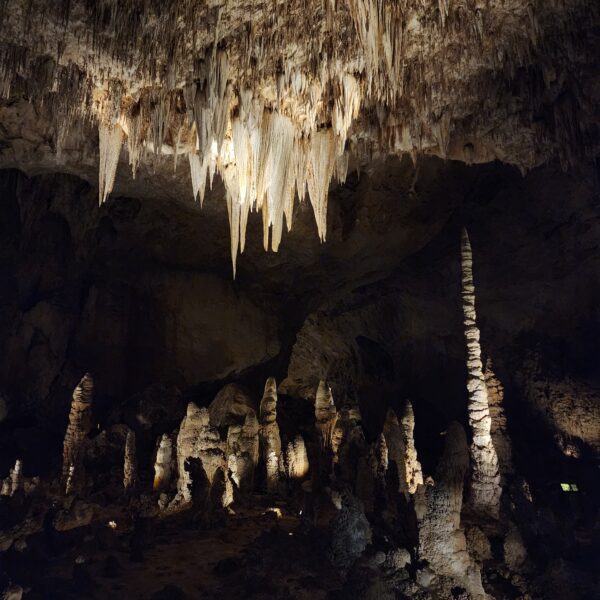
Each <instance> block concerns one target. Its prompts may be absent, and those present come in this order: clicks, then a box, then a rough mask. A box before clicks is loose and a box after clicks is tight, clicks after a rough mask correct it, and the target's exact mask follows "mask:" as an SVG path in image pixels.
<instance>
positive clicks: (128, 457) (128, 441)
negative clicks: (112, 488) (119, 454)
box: [123, 429, 137, 491]
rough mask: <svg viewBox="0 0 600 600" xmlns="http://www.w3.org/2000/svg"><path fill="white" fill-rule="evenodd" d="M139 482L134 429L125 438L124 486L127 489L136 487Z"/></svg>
mask: <svg viewBox="0 0 600 600" xmlns="http://www.w3.org/2000/svg"><path fill="white" fill-rule="evenodd" d="M136 483H137V456H136V447H135V433H134V432H133V430H131V429H130V430H129V431H128V432H127V437H126V438H125V452H124V455H123V487H124V489H125V491H130V490H133V489H134V488H135V485H136Z"/></svg>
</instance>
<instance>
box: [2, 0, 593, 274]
mask: <svg viewBox="0 0 600 600" xmlns="http://www.w3.org/2000/svg"><path fill="white" fill-rule="evenodd" d="M0 20H1V22H2V27H1V29H0V98H1V103H0V166H2V167H18V168H22V169H25V170H29V171H32V170H35V169H36V168H42V167H43V168H46V169H53V170H55V171H66V172H71V173H76V174H78V175H80V176H83V177H85V178H88V179H89V178H90V174H89V170H87V167H86V165H89V163H90V156H91V157H92V158H91V161H92V162H95V165H96V168H97V169H98V173H99V175H98V187H99V200H100V202H103V201H104V200H106V198H107V196H108V194H110V192H111V191H112V189H113V184H114V181H115V175H116V172H117V168H118V164H119V159H120V157H121V162H123V163H124V162H125V158H127V159H128V162H129V165H130V168H131V177H133V178H135V176H136V172H137V171H138V169H139V168H140V167H143V166H145V165H151V166H152V168H153V169H156V168H163V169H164V168H165V167H164V165H165V157H170V160H172V161H173V163H174V164H173V163H171V164H173V167H174V168H175V169H181V170H183V169H184V168H185V169H189V172H190V174H191V182H192V185H191V186H190V187H191V188H192V190H191V191H190V195H191V194H192V193H193V196H194V198H196V199H198V200H199V201H200V202H202V200H203V197H204V194H205V189H206V185H207V183H208V185H211V183H212V180H213V177H214V174H215V173H216V172H217V173H219V175H220V178H221V179H222V180H223V183H224V185H225V190H226V197H227V207H228V213H229V221H230V229H231V252H232V259H233V263H234V271H235V259H236V256H237V254H238V251H243V250H244V244H245V230H246V223H247V219H248V213H249V211H250V210H257V211H262V215H263V224H264V227H263V229H264V246H265V248H266V249H268V248H269V247H270V248H271V249H272V250H275V251H276V250H277V248H278V246H279V243H280V240H281V236H282V230H283V223H284V219H285V224H286V227H287V228H288V229H289V228H290V227H291V225H292V217H293V208H294V201H295V197H296V195H297V196H298V197H299V198H300V199H303V198H304V197H305V196H307V198H308V199H309V200H310V202H311V204H312V207H313V210H314V214H315V219H316V222H317V228H318V233H319V237H320V238H321V239H322V240H324V239H325V236H326V231H327V226H326V214H327V193H328V189H329V184H330V182H331V181H332V180H334V179H335V180H338V181H342V182H343V181H344V179H345V177H346V173H347V170H348V164H349V161H352V162H351V165H360V164H361V163H364V162H366V161H368V160H369V159H370V158H371V157H373V156H375V155H382V154H388V153H395V154H401V153H405V152H408V153H411V154H412V155H413V157H415V158H416V157H417V156H418V155H419V154H435V155H438V156H441V157H445V158H451V159H457V160H461V161H464V162H467V163H470V162H485V161H490V160H495V159H498V160H501V161H504V162H507V163H512V164H515V165H518V166H519V167H520V168H521V169H524V170H525V169H529V168H532V167H534V166H536V165H538V164H540V163H542V162H544V161H547V160H550V159H552V158H559V159H560V160H561V162H562V164H563V166H568V165H569V164H571V163H573V162H575V161H577V160H578V159H580V158H582V157H586V156H587V157H593V156H595V155H596V154H597V152H598V140H599V138H600V135H599V131H598V125H597V123H598V118H599V117H600V114H599V111H598V106H600V104H599V102H598V100H600V78H599V77H598V76H597V64H596V61H597V56H598V51H599V50H600V36H599V29H598V25H600V5H599V4H598V3H597V2H596V1H595V0H531V1H529V2H528V1H525V0H397V1H395V2H393V1H385V0H340V1H339V2H337V1H336V0H324V1H323V2H313V1H309V0H302V1H299V0H288V1H287V2H281V1H279V0H273V1H271V2H264V1H259V0H224V1H221V2H219V1H218V0H217V1H213V0H210V1H208V2H206V1H200V0H181V1H178V2H165V1H164V0H57V1H55V2H54V1H48V0H45V1H44V0H0ZM94 129H97V131H98V134H97V135H98V137H97V138H96V135H95V134H93V133H92V131H93V130H94ZM92 139H93V144H94V147H93V150H92V151H90V150H89V145H90V143H91V142H90V140H92ZM96 139H97V140H98V141H97V142H96ZM50 155H51V157H50ZM178 160H180V161H181V163H184V164H181V163H180V164H179V166H178V164H177V163H178ZM185 163H189V167H188V166H187V164H185ZM120 169H121V170H123V169H125V165H124V164H121V166H120ZM186 176H187V175H186Z"/></svg>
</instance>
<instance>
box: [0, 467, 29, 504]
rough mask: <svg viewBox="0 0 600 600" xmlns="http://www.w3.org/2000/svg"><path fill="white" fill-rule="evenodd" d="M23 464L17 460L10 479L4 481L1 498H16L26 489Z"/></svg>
mask: <svg viewBox="0 0 600 600" xmlns="http://www.w3.org/2000/svg"><path fill="white" fill-rule="evenodd" d="M24 483H25V479H24V477H23V462H22V461H21V459H19V458H17V460H16V461H15V466H14V467H13V468H12V469H11V470H10V473H9V474H8V477H7V478H6V479H4V480H3V481H2V485H1V489H0V496H11V497H12V496H14V495H15V494H17V493H18V492H20V491H22V490H23V489H24Z"/></svg>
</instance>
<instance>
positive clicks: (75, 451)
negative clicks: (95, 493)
mask: <svg viewBox="0 0 600 600" xmlns="http://www.w3.org/2000/svg"><path fill="white" fill-rule="evenodd" d="M93 392H94V381H93V379H92V376H91V375H90V374H89V373H86V374H85V375H84V376H83V378H82V379H81V381H80V382H79V384H78V385H77V387H76V388H75V391H74V392H73V399H72V401H71V411H70V413H69V424H68V426H67V431H66V433H65V439H64V443H63V466H62V485H63V489H64V490H65V491H66V492H67V493H69V492H71V491H73V490H77V489H79V488H80V486H81V485H82V484H83V476H84V474H83V454H84V447H85V440H86V437H87V435H88V433H89V432H90V430H91V428H92V395H93Z"/></svg>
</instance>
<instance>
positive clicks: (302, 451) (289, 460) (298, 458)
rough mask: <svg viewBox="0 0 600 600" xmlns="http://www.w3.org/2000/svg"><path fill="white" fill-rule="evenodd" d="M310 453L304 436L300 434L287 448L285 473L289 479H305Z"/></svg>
mask: <svg viewBox="0 0 600 600" xmlns="http://www.w3.org/2000/svg"><path fill="white" fill-rule="evenodd" d="M308 470H309V463H308V453H307V452H306V444H305V443H304V438H303V437H302V436H301V435H300V434H298V435H297V436H296V437H295V438H294V439H293V440H292V441H290V442H288V443H287V446H286V448H285V473H286V475H287V477H288V478H289V479H297V480H300V479H304V478H305V477H306V476H307V475H308Z"/></svg>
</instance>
